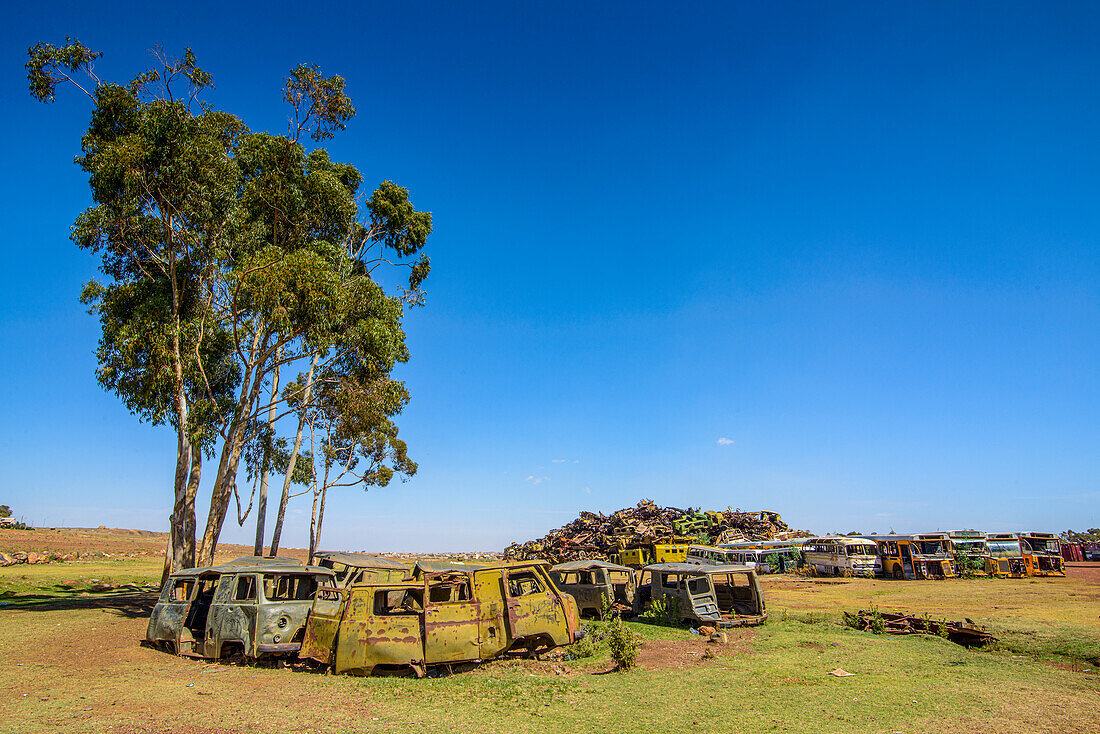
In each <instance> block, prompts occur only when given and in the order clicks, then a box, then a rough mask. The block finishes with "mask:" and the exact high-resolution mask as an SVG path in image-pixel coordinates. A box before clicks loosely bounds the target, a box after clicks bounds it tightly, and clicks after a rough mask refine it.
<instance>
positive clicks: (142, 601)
mask: <svg viewBox="0 0 1100 734" xmlns="http://www.w3.org/2000/svg"><path fill="white" fill-rule="evenodd" d="M40 591H48V592H49V593H37V594H35V593H30V594H4V595H2V596H0V612H4V611H22V612H54V611H63V610H76V609H106V610H108V611H112V612H114V613H116V614H118V615H120V616H123V617H127V618H130V619H134V618H138V617H148V616H149V613H150V612H152V611H153V606H154V605H155V604H156V603H157V598H158V596H159V595H160V593H159V592H158V591H133V590H130V589H124V590H121V591H102V592H88V591H84V590H82V589H72V588H69V587H66V586H63V585H61V584H58V585H57V586H54V587H53V588H52V589H48V590H47V589H41V590H40Z"/></svg>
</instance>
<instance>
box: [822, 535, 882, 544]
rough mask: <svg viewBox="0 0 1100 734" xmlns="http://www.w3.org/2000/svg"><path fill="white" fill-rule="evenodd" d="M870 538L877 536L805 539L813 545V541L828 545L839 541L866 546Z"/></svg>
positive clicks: (827, 536) (830, 536)
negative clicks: (824, 542)
mask: <svg viewBox="0 0 1100 734" xmlns="http://www.w3.org/2000/svg"><path fill="white" fill-rule="evenodd" d="M872 537H878V536H868V535H818V536H816V537H813V538H806V543H813V542H815V541H822V540H824V541H826V542H829V543H836V542H838V541H839V542H841V543H863V544H866V543H867V542H868V541H869V540H871V538H872ZM889 537H901V536H889Z"/></svg>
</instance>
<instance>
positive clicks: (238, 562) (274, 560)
mask: <svg viewBox="0 0 1100 734" xmlns="http://www.w3.org/2000/svg"><path fill="white" fill-rule="evenodd" d="M219 565H221V566H275V565H278V566H301V565H302V562H301V561H299V560H298V559H297V558H287V557H286V556H241V557H240V558H234V559H233V560H232V561H226V562H225V563H222V564H219Z"/></svg>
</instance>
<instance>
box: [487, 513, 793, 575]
mask: <svg viewBox="0 0 1100 734" xmlns="http://www.w3.org/2000/svg"><path fill="white" fill-rule="evenodd" d="M791 535H792V531H791V529H790V528H789V527H787V525H786V524H784V523H783V521H782V519H781V518H780V517H779V514H778V513H775V512H767V511H765V512H741V511H740V510H735V509H733V508H728V509H726V510H725V511H721V512H711V511H707V512H703V511H700V510H696V509H691V508H689V509H687V510H681V509H678V508H675V507H659V506H658V505H656V504H654V503H653V501H652V500H642V501H641V502H639V503H638V505H637V506H636V507H628V508H625V509H622V510H618V511H617V512H614V513H612V514H611V515H604V514H602V513H597V512H582V513H581V514H580V517H578V518H577V519H576V520H574V521H573V522H571V523H569V524H568V525H565V526H564V527H561V528H558V529H557V530H551V531H550V532H549V533H548V534H547V535H546V537H544V538H540V539H538V540H532V541H528V542H526V543H513V544H512V545H510V546H508V548H506V549H505V550H504V557H505V558H506V559H514V560H533V559H545V560H548V561H550V562H552V563H563V562H566V561H577V560H587V559H597V560H608V558H609V556H611V554H613V553H616V552H618V551H619V550H621V549H624V548H631V547H637V546H640V545H645V544H652V543H662V542H670V541H673V540H680V539H683V540H686V541H688V542H694V541H698V542H703V543H709V542H718V541H719V540H721V542H732V541H734V540H770V539H773V538H777V537H779V538H785V537H790V536H791Z"/></svg>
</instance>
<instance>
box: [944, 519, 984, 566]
mask: <svg viewBox="0 0 1100 734" xmlns="http://www.w3.org/2000/svg"><path fill="white" fill-rule="evenodd" d="M947 535H948V538H949V539H950V540H951V556H952V558H954V559H955V571H956V572H957V573H958V574H959V575H960V576H975V575H986V574H989V573H990V566H991V564H990V556H989V545H988V543H987V542H986V537H985V533H983V532H981V531H979V530H955V531H953V532H951V533H948V534H947Z"/></svg>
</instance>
